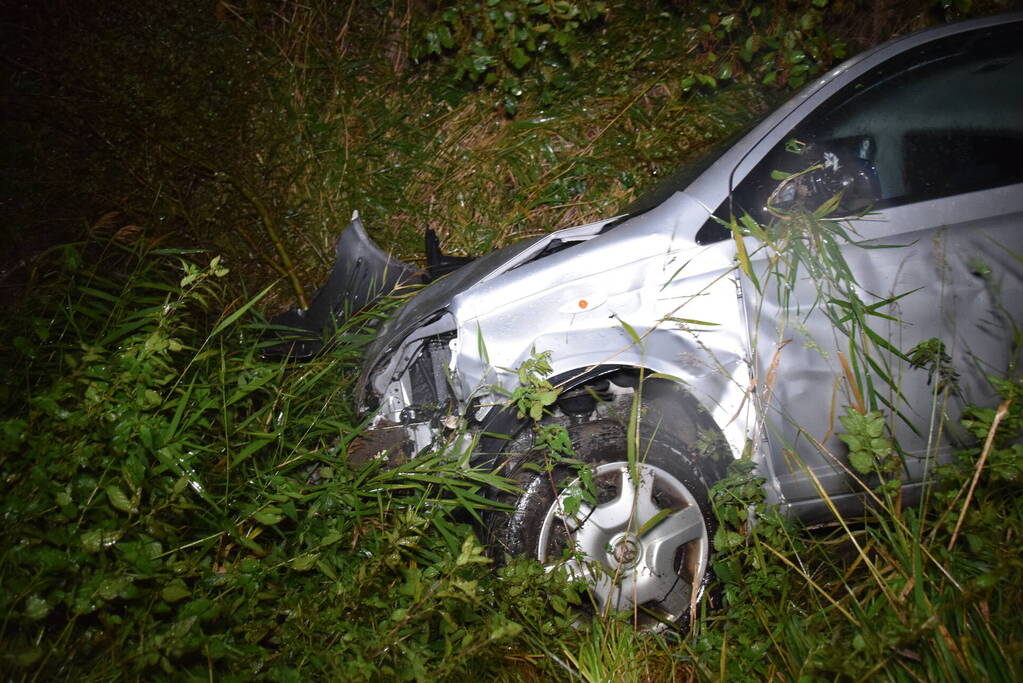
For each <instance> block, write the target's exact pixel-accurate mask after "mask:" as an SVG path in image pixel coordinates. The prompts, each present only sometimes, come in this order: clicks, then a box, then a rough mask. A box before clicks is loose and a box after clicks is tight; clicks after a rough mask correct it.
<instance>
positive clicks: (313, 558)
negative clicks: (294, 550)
mask: <svg viewBox="0 0 1023 683" xmlns="http://www.w3.org/2000/svg"><path fill="white" fill-rule="evenodd" d="M319 557H320V556H319V553H316V554H313V555H299V556H298V557H295V558H292V560H291V561H290V562H288V565H289V566H290V567H291V568H292V569H294V570H295V571H297V572H305V571H309V570H310V569H312V568H313V567H315V566H316V562H317V560H318V559H319Z"/></svg>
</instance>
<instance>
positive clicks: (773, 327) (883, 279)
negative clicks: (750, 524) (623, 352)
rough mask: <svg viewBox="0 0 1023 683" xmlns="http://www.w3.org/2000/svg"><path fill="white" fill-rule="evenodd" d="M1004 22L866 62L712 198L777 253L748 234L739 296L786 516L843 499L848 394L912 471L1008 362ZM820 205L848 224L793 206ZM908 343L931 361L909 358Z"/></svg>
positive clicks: (944, 447)
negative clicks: (747, 263)
mask: <svg viewBox="0 0 1023 683" xmlns="http://www.w3.org/2000/svg"><path fill="white" fill-rule="evenodd" d="M1020 37H1021V30H1020V24H1019V23H1018V22H1017V23H1010V24H1006V25H1002V26H994V27H986V28H983V29H979V30H975V31H973V32H969V33H966V34H958V35H953V36H949V37H945V38H941V39H937V40H934V41H932V42H929V43H926V44H923V45H918V46H916V47H914V48H912V49H909V50H906V51H904V52H902V53H900V54H898V55H896V56H893V57H892V58H890V59H888V60H887V61H885V62H883V63H881V64H880V65H877V66H875V67H874V68H871V69H870V70H868V71H866V72H865V73H863V74H862V75H860V76H858V77H856V78H855V79H853V80H851V82H849V83H847V84H846V85H844V86H842V87H840V89H838V91H837V92H836V93H835V94H834V95H832V96H831V97H829V98H828V99H827V100H826V101H824V102H823V103H822V104H819V105H817V106H816V107H815V109H814V110H813V111H812V112H811V113H809V114H806V115H801V116H800V115H799V112H798V111H797V115H796V116H794V117H793V118H798V119H801V121H800V123H799V124H798V125H796V126H794V127H792V128H791V129H790V131H789V132H788V133H787V134H786V135H784V136H783V138H782V140H781V142H780V143H776V144H774V145H773V146H772V147H770V148H768V149H765V150H756V149H754V150H753V152H752V154H753V155H755V156H754V158H759V159H760V161H759V162H755V166H754V167H753V169H752V170H751V171H750V172H749V173H748V174H746V175H745V177H744V178H742V179H741V182H738V183H737V184H736V185H735V186H734V190H733V192H732V195H731V198H730V201H729V202H726V204H727V207H726V208H727V210H726V211H723V210H719V212H718V215H719V217H728V218H731V217H735V218H736V219H740V218H741V217H742V216H743V215H746V216H748V217H751V218H753V219H754V220H755V221H756V222H757V224H758V225H759V226H760V228H754V229H751V230H750V232H754V233H756V232H757V230H758V229H763V230H766V231H767V232H766V233H763V234H768V235H772V238H771V239H770V240H769V241H770V242H772V243H773V244H774V245H775V246H776V247H778V246H780V247H781V248H782V250H781V251H780V252H774V251H772V250H771V249H764V248H762V249H759V250H757V249H756V247H755V246H754V247H752V248H751V260H752V262H751V266H752V269H751V270H750V273H749V275H750V276H749V277H745V278H743V283H742V287H743V294H744V296H743V302H744V304H743V305H744V306H745V309H746V314H747V319H748V321H749V331H750V335H751V338H752V340H753V350H754V358H755V362H754V366H755V368H754V372H755V375H756V377H757V387H758V395H757V399H758V401H760V404H761V405H760V407H761V411H762V415H763V418H764V422H765V425H766V428H767V439H768V442H769V450H770V465H771V469H772V470H773V476H774V478H775V481H776V484H777V486H778V488H779V489H780V493H781V494H782V496H783V497H784V500H785V501H786V502H787V503H788V504H789V505H791V506H792V507H793V508H794V509H795V511H796V512H797V514H802V515H804V516H808V517H813V516H816V515H817V514H818V513H820V512H821V505H820V499H821V494H822V493H824V494H827V495H828V496H829V497H832V498H833V499H834V502H835V503H836V504H837V505H838V506H839V507H840V508H842V507H846V506H843V504H842V503H843V500H844V501H845V502H847V503H850V504H855V502H856V501H858V500H859V498H858V497H857V496H856V492H857V491H862V484H860V483H858V482H857V481H856V479H855V477H854V476H853V475H852V472H851V470H850V468H849V464H848V461H847V458H846V455H845V454H846V448H845V447H844V445H843V444H842V443H841V441H840V440H839V439H838V438H837V436H836V434H837V433H838V432H839V431H840V430H841V429H842V426H841V424H840V421H839V416H841V415H842V414H843V413H844V411H845V409H846V407H847V406H853V407H857V408H860V409H878V410H881V411H882V412H883V413H884V414H885V416H886V419H887V424H888V428H889V433H890V434H891V435H893V436H894V437H895V438H896V439H897V443H898V445H899V448H900V449H901V452H902V454H903V475H904V478H905V479H906V480H908V481H911V482H912V481H919V480H921V479H922V478H925V477H926V474H927V471H928V470H929V469H930V468H931V467H932V466H933V461H934V457H935V456H941V455H943V454H947V453H949V452H950V449H952V448H954V446H955V444H956V442H957V441H958V440H959V439H960V438H961V437H962V433H961V431H960V430H958V429H957V422H956V419H957V418H958V416H959V413H960V412H961V410H962V407H963V405H965V404H967V403H981V404H988V405H992V404H994V403H996V402H997V399H996V396H995V392H994V390H993V388H992V386H991V383H990V381H989V379H988V378H989V377H990V376H1005V375H1006V374H1007V373H1011V372H1013V371H1014V369H1015V363H1016V359H1017V353H1018V348H1017V344H1018V341H1019V330H1020V328H1021V326H1023V281H1021V275H1023V266H1021V263H1023V184H1021V183H1023V87H1021V84H1023V41H1021V40H1020ZM833 197H839V198H840V200H836V199H832V198H833ZM829 200H830V201H831V202H832V205H831V206H830V207H823V205H824V203H825V202H827V201H829ZM835 201H838V203H837V205H836V204H834V202H835ZM829 209H830V211H831V212H830V214H829V215H830V217H831V218H835V217H837V216H841V215H843V214H844V215H845V217H846V220H843V221H835V222H832V221H813V220H807V219H806V218H805V215H806V213H808V212H814V211H817V212H818V213H825V212H827V211H828V210H829ZM783 216H788V218H786V219H784V220H783V219H782V217H783ZM710 225H711V224H708V226H710ZM708 230H709V231H710V232H713V231H714V230H715V229H714V228H713V227H710V228H708V227H707V226H705V229H704V230H703V231H701V232H704V233H705V234H704V235H703V241H704V242H706V241H708V234H707V232H708ZM719 233H720V230H719ZM723 236H724V234H719V235H718V237H723ZM711 237H713V235H711ZM698 239H700V238H699V236H698ZM749 241H750V240H747V242H749ZM797 254H798V255H801V257H800V258H798V259H797V258H795V256H796V255H797ZM797 261H798V263H797ZM846 267H847V269H846ZM822 283H823V284H822ZM930 340H938V341H939V342H940V343H941V346H937V345H936V342H930ZM920 344H928V346H926V348H927V349H930V351H931V352H932V356H933V358H934V359H940V362H939V363H938V365H940V366H941V367H942V368H944V371H943V373H935V372H931V371H930V370H929V369H928V365H927V364H926V363H925V364H924V367H922V368H918V367H914V366H913V365H912V364H910V363H909V362H907V357H908V355H909V354H910V351H911V350H912V349H914V348H920V347H919V346H918V345H920ZM857 349H860V350H861V351H857ZM942 354H944V355H942ZM931 366H933V364H931ZM950 371H954V372H955V373H958V377H957V380H956V381H955V382H946V381H943V379H944V380H950V379H952V377H953V376H952V375H951V374H950ZM946 389H947V391H946ZM868 483H869V482H868Z"/></svg>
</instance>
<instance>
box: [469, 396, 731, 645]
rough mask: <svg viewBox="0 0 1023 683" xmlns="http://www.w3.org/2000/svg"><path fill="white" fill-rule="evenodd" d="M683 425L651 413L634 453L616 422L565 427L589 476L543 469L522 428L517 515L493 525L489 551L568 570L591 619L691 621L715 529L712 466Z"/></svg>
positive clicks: (651, 623) (515, 475) (646, 624)
mask: <svg viewBox="0 0 1023 683" xmlns="http://www.w3.org/2000/svg"><path fill="white" fill-rule="evenodd" d="M677 426H678V425H677V424H674V425H673V424H672V423H671V422H669V421H666V420H665V419H664V418H663V417H662V416H660V415H659V413H658V412H657V411H656V410H655V409H653V408H649V409H645V410H644V412H643V419H642V421H641V424H640V428H639V430H638V434H637V435H634V436H633V437H632V438H633V439H634V440H635V441H636V443H635V444H634V445H635V447H634V448H630V447H629V435H628V429H627V428H626V426H625V425H623V424H622V422H621V421H619V420H616V419H613V418H605V419H596V420H593V421H587V422H582V423H577V424H568V425H566V429H567V431H568V433H569V436H570V439H571V443H572V449H573V451H574V454H575V457H576V459H577V460H578V461H581V462H582V465H581V467H583V468H586V469H587V470H588V476H585V475H584V474H583V472H581V470H580V466H578V465H577V466H568V465H564V464H555V465H553V466H544V465H543V463H542V462H541V461H542V460H543V457H542V454H540V453H538V452H534V451H533V447H532V445H531V444H532V432H531V430H524V432H525V433H524V434H522V435H520V436H519V437H518V438H516V439H514V440H513V442H512V444H511V446H512V449H513V450H517V451H518V452H519V453H520V454H521V456H522V457H521V458H519V459H518V460H517V461H516V464H515V466H514V468H513V470H512V471H511V472H509V475H510V476H511V478H512V479H513V480H515V482H516V483H517V484H518V486H519V489H520V491H519V493H518V494H515V495H513V496H511V497H510V498H508V499H505V501H504V502H506V503H509V504H510V505H511V506H512V507H513V510H512V511H511V512H510V513H506V514H501V515H498V516H496V517H495V518H494V519H493V520H492V522H491V524H490V529H489V532H490V540H491V544H492V546H496V549H497V550H498V551H503V552H504V553H505V554H509V555H527V556H532V557H536V558H537V559H538V560H539V561H540V562H542V563H543V564H544V565H546V566H548V567H550V568H557V567H563V568H564V569H566V570H567V571H568V572H569V574H570V575H571V576H572V577H573V578H575V579H577V580H578V581H579V582H580V584H581V585H583V586H584V587H585V589H586V592H587V593H588V595H589V598H590V599H589V600H588V603H589V605H590V607H589V610H590V611H592V612H593V613H596V614H603V613H606V612H609V611H620V610H626V611H629V612H631V613H633V615H634V620H635V623H636V624H637V626H639V627H641V628H650V629H658V630H659V629H662V628H665V627H666V626H667V625H672V624H682V623H685V621H686V620H687V619H688V617H689V615H690V614H691V612H692V609H693V606H694V605H695V604H696V603H697V601H698V600H699V599H700V597H701V596H702V595H703V592H704V589H705V587H706V585H707V583H708V581H709V574H710V572H709V566H708V565H709V560H710V549H711V536H712V533H713V528H714V525H713V517H712V516H711V515H710V509H709V505H708V501H707V488H708V485H707V477H706V476H705V471H706V469H707V467H706V464H705V463H702V462H701V460H700V458H699V456H698V454H697V453H696V450H695V449H694V448H693V447H691V446H690V445H689V444H688V443H686V441H685V440H684V438H683V437H680V435H679V434H678V429H677ZM630 453H631V454H632V456H631V457H630ZM587 479H590V480H592V484H589V485H587V481H586V480H587ZM587 488H588V489H589V494H588V495H584V496H582V498H580V491H581V490H584V489H587Z"/></svg>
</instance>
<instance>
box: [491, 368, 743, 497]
mask: <svg viewBox="0 0 1023 683" xmlns="http://www.w3.org/2000/svg"><path fill="white" fill-rule="evenodd" d="M605 379H606V380H610V381H612V382H614V383H615V384H616V385H618V386H624V387H632V388H636V387H639V386H642V389H641V391H642V395H643V401H644V405H646V404H648V403H655V404H656V405H657V408H658V410H659V412H660V413H661V414H662V415H663V416H664V417H665V418H667V419H666V420H665V422H667V423H669V424H670V425H671V430H672V432H673V434H674V435H675V436H676V437H678V438H679V439H681V440H682V441H683V442H684V443H686V444H687V445H689V446H691V447H693V448H694V456H695V457H696V459H697V460H698V461H699V462H700V464H701V467H702V469H703V472H702V474H703V475H704V476H705V477H707V479H708V481H711V482H712V481H715V480H717V479H718V478H720V477H721V476H723V475H724V472H725V469H726V467H727V465H728V463H729V462H731V460H733V459H734V455H733V453H732V449H731V446H729V444H728V441H727V439H726V438H725V435H724V432H723V430H722V429H721V426H720V425H718V424H717V422H715V420H714V418H713V417H712V416H711V413H710V411H708V410H707V408H706V407H705V406H704V405H703V404H702V403H701V402H700V401H699V399H697V398H696V396H694V395H693V393H692V392H690V391H689V390H688V389H687V388H686V386H685V385H684V383H683V382H682V381H680V380H678V379H672V378H670V377H668V376H666V375H664V374H660V373H657V372H654V371H652V370H650V369H649V368H646V367H642V366H636V365H599V366H595V367H593V366H591V367H587V368H576V369H573V370H568V371H562V372H560V373H558V374H557V375H554V376H553V377H551V378H549V381H550V383H551V384H552V385H554V386H555V387H558V388H559V389H560V390H561V393H562V395H564V394H565V393H567V392H571V391H574V390H576V389H580V388H583V387H586V386H587V385H590V384H593V383H595V382H598V381H601V380H605ZM528 423H529V419H528V418H519V417H518V416H517V410H516V408H515V407H514V406H512V405H510V404H506V405H504V406H501V407H500V408H496V409H493V410H491V411H490V412H489V413H488V414H487V416H486V417H485V418H484V419H483V421H482V429H481V436H480V439H479V441H478V444H477V447H476V451H475V454H474V456H473V462H474V463H475V464H477V465H481V466H493V467H498V466H500V465H501V456H502V454H503V453H504V452H505V451H504V446H505V445H506V444H507V443H508V442H509V441H510V440H511V439H512V438H513V437H514V436H515V435H516V434H517V433H518V432H519V431H520V430H521V429H522V428H524V427H525V426H526V425H527V424H528Z"/></svg>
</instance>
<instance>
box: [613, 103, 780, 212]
mask: <svg viewBox="0 0 1023 683" xmlns="http://www.w3.org/2000/svg"><path fill="white" fill-rule="evenodd" d="M773 110H774V108H773V107H769V108H767V110H766V111H764V112H762V113H760V114H759V115H757V116H755V117H754V118H753V119H752V120H751V121H749V122H748V123H746V124H745V125H742V126H739V127H738V128H737V129H735V130H734V131H733V132H732V133H731V134H730V135H727V136H725V137H724V138H722V139H721V140H718V141H717V142H715V143H714V144H712V145H711V146H710V147H708V148H707V149H706V150H704V152H703V153H702V154H699V155H698V156H696V158H695V159H693V161H691V162H689V163H685V164H683V165H682V166H680V167H679V168H677V169H676V170H674V171H672V173H671V174H670V175H668V176H667V177H665V178H662V179H661V180H659V181H658V182H656V183H655V184H654V186H653V187H652V188H650V189H649V190H647V191H646V192H644V193H643V194H641V195H640V196H639V197H637V198H636V199H634V200H633V201H632V202H630V203H629V204H628V205H626V206H625V208H623V209H622V211H621V213H622V214H624V215H623V217H622V219H619V221H615V222H616V223H618V222H620V221H621V220H623V219H625V218H631V217H632V216H636V215H639V214H641V213H645V212H647V211H649V210H650V209H653V208H654V207H656V206H659V205H661V204H662V203H664V201H665V200H667V199H668V198H669V197H671V195H673V194H675V193H676V192H681V191H682V190H684V189H686V188H687V187H689V184H690V183H692V182H693V181H694V180H696V179H697V178H698V177H699V176H700V174H701V173H703V172H704V171H706V170H707V169H708V168H710V167H711V165H712V164H713V163H714V162H715V161H717V160H718V157H720V156H721V155H722V154H724V153H725V152H726V151H727V150H728V149H729V148H730V147H731V146H732V145H734V144H735V143H736V142H738V140H739V139H740V138H742V136H744V135H745V134H746V133H748V132H750V131H751V130H753V128H754V127H755V126H756V125H757V124H758V123H760V122H761V121H763V120H764V118H766V117H767V115H768V114H769V113H771V112H772V111H773Z"/></svg>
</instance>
